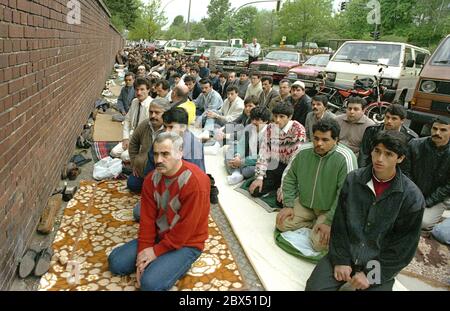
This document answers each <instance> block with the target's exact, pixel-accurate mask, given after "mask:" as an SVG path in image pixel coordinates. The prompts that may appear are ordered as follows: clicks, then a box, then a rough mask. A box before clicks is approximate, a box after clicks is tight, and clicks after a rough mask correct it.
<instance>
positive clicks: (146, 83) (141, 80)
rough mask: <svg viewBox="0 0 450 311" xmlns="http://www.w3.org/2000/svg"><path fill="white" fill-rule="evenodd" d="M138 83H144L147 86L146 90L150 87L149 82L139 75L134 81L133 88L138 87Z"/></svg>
mask: <svg viewBox="0 0 450 311" xmlns="http://www.w3.org/2000/svg"><path fill="white" fill-rule="evenodd" d="M140 85H145V86H146V87H147V90H150V89H151V88H152V84H151V82H150V81H149V80H148V79H147V78H142V77H139V78H137V79H136V80H135V81H134V88H135V89H136V88H138V87H139V86H140Z"/></svg>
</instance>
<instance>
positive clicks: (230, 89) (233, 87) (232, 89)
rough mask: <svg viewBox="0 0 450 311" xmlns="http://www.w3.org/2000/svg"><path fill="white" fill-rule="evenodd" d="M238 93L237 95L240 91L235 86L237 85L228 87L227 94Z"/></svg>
mask: <svg viewBox="0 0 450 311" xmlns="http://www.w3.org/2000/svg"><path fill="white" fill-rule="evenodd" d="M233 91H234V92H236V93H239V89H238V87H237V86H235V85H230V86H229V87H227V93H230V92H233Z"/></svg>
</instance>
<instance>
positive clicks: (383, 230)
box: [329, 165, 425, 283]
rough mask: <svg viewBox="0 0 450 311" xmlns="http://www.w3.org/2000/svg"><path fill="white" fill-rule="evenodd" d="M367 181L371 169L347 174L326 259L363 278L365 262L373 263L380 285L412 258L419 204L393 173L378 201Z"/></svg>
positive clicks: (403, 177)
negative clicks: (349, 267)
mask: <svg viewBox="0 0 450 311" xmlns="http://www.w3.org/2000/svg"><path fill="white" fill-rule="evenodd" d="M371 180H372V165H370V166H367V167H364V168H360V169H358V170H355V171H353V172H351V173H350V174H348V176H347V179H346V180H345V183H344V186H343V187H342V190H341V193H340V195H339V201H338V205H337V208H336V212H335V215H334V219H333V223H332V225H331V239H330V250H329V257H330V259H331V262H332V264H333V266H336V265H346V266H351V267H352V270H353V271H354V272H355V271H364V272H365V273H366V274H367V273H368V272H369V271H371V267H368V264H369V261H372V260H377V261H378V262H379V263H380V268H381V271H380V272H381V275H380V277H381V283H385V282H387V281H390V280H392V279H393V278H394V277H395V275H396V274H397V273H399V272H400V271H401V270H402V269H403V268H404V267H406V266H407V265H408V264H409V262H410V261H411V260H412V258H413V257H414V255H415V253H416V249H417V244H418V243H419V237H420V228H421V224H422V217H423V211H424V207H425V200H424V197H423V195H422V193H421V192H420V190H419V189H418V188H417V186H416V185H415V184H414V183H413V182H412V181H411V180H410V179H409V178H408V177H406V175H404V174H403V173H402V172H401V170H400V169H399V168H397V173H396V176H395V177H394V179H393V180H392V184H391V186H390V187H389V188H388V189H386V190H385V192H384V193H383V194H382V195H381V196H380V197H379V198H376V196H375V193H374V192H373V191H372V190H371V188H370V187H369V186H368V184H367V183H368V182H370V181H371ZM369 266H370V264H369Z"/></svg>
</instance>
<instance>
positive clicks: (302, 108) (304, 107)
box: [285, 81, 312, 125]
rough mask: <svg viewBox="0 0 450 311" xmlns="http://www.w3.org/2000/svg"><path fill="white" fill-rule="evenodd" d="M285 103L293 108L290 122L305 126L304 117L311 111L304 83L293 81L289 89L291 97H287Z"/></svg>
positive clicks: (309, 99) (309, 98)
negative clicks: (293, 121)
mask: <svg viewBox="0 0 450 311" xmlns="http://www.w3.org/2000/svg"><path fill="white" fill-rule="evenodd" d="M285 102H286V103H289V104H291V105H292V106H293V107H294V115H293V116H292V120H295V121H298V122H300V124H302V125H305V124H306V116H307V115H308V113H310V112H311V111H312V108H311V97H309V96H308V95H306V93H305V83H303V82H302V81H295V82H294V83H293V84H292V87H291V96H288V97H287V98H286V100H285Z"/></svg>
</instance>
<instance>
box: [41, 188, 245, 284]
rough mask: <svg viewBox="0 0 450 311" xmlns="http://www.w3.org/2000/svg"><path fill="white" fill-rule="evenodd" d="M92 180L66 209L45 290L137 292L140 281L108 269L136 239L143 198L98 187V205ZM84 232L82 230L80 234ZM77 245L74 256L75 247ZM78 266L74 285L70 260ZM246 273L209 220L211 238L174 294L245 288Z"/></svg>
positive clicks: (42, 281)
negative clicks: (117, 252)
mask: <svg viewBox="0 0 450 311" xmlns="http://www.w3.org/2000/svg"><path fill="white" fill-rule="evenodd" d="M93 184H94V183H93V182H82V183H81V185H80V190H79V191H78V192H77V194H76V195H75V197H74V199H73V200H71V201H70V202H69V204H68V206H67V207H66V209H65V211H64V216H63V219H62V221H61V226H60V228H59V230H58V232H57V234H56V238H55V240H54V242H53V250H54V255H53V258H52V262H51V267H50V270H49V271H48V273H46V274H45V275H44V276H43V277H42V278H41V280H40V285H39V290H41V291H68V290H73V291H99V290H106V291H122V290H124V291H134V290H137V288H136V278H135V275H134V274H132V275H130V276H128V277H120V276H114V275H112V274H111V272H109V270H108V260H107V258H108V255H109V254H110V253H111V251H112V250H113V249H114V248H116V247H118V246H120V245H123V244H124V243H126V242H128V241H130V240H132V239H134V238H136V236H137V230H138V227H139V225H138V224H137V223H135V222H134V221H133V216H132V208H133V206H134V205H135V204H136V203H137V202H138V200H139V196H138V195H134V194H132V193H130V192H129V191H128V190H126V181H107V182H103V183H100V184H98V186H97V189H96V194H95V198H94V204H93V206H91V207H90V204H89V202H90V200H91V197H92V195H93ZM79 228H82V231H80V232H79V230H78V229H79ZM74 246H76V249H75V252H73V248H74ZM68 260H73V261H76V262H77V263H78V264H79V276H80V278H79V282H78V284H73V283H72V282H69V280H70V276H71V272H70V271H69V269H67V261H68ZM243 289H245V285H244V281H243V278H242V275H241V273H240V271H239V269H238V267H237V264H236V262H235V259H234V257H233V255H232V254H231V252H230V250H229V247H228V245H227V243H226V241H225V239H224V237H223V235H222V233H221V232H220V230H219V228H218V227H217V225H216V223H215V222H214V220H213V219H212V218H211V217H210V218H209V237H208V240H207V241H206V243H205V249H204V251H203V253H202V255H201V256H200V257H199V259H198V260H197V261H196V262H195V263H194V264H193V265H192V267H191V269H190V270H189V271H188V273H187V274H186V275H185V276H184V277H183V278H182V279H180V280H179V281H178V282H177V283H176V284H175V286H174V287H173V288H172V289H171V290H188V291H189V290H197V291H206V290H220V291H228V290H243Z"/></svg>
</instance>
